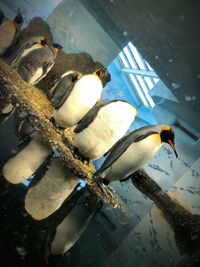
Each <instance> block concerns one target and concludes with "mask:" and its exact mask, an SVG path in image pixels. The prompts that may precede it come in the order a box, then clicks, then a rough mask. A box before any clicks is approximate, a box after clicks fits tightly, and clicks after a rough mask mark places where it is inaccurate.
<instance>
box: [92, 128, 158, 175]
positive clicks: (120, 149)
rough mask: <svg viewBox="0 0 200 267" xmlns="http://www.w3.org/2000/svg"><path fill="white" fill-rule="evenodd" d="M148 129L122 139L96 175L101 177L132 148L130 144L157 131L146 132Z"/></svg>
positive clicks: (137, 131) (142, 129)
mask: <svg viewBox="0 0 200 267" xmlns="http://www.w3.org/2000/svg"><path fill="white" fill-rule="evenodd" d="M147 127H151V126H146V127H143V128H140V129H138V130H136V131H134V132H131V133H129V134H128V135H125V136H124V137H122V138H121V139H120V140H119V141H118V142H117V143H116V144H115V145H114V146H113V147H112V148H111V150H110V153H109V155H108V157H107V158H106V160H105V161H104V163H103V164H102V166H101V167H100V169H99V170H97V172H96V174H97V175H100V174H101V173H102V172H103V171H105V170H106V169H107V168H108V167H109V166H110V165H112V164H113V162H115V161H116V160H117V159H118V158H119V157H120V156H121V155H122V154H123V153H124V152H125V151H126V150H127V149H128V147H129V146H130V144H132V143H135V142H139V141H141V140H142V139H144V138H146V137H147V136H149V135H152V134H155V133H157V132H155V131H149V132H146V129H147Z"/></svg>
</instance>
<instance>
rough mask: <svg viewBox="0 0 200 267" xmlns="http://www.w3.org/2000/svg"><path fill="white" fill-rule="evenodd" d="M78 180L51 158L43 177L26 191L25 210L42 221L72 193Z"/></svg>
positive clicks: (61, 164)
mask: <svg viewBox="0 0 200 267" xmlns="http://www.w3.org/2000/svg"><path fill="white" fill-rule="evenodd" d="M79 181H80V179H79V178H78V177H77V176H75V175H74V174H72V173H71V172H70V170H69V169H68V168H67V167H66V165H64V163H63V162H62V160H61V159H60V158H59V159H58V158H53V159H51V162H50V167H49V168H48V170H47V171H46V173H45V175H44V177H42V179H41V180H40V181H39V182H38V183H37V184H36V185H35V186H33V187H31V188H30V189H29V190H28V193H27V195H26V198H25V209H26V211H27V212H28V213H29V214H30V215H31V216H32V217H33V218H34V219H35V220H42V219H44V218H46V217H48V216H49V215H51V214H52V213H53V212H55V211H56V210H57V209H58V208H59V207H60V206H61V205H62V203H63V201H64V200H65V199H66V198H67V197H68V196H69V195H70V194H71V193H72V191H73V190H74V188H75V187H76V185H77V184H78V183H79Z"/></svg>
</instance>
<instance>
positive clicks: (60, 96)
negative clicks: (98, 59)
mask: <svg viewBox="0 0 200 267" xmlns="http://www.w3.org/2000/svg"><path fill="white" fill-rule="evenodd" d="M105 73H106V72H105V69H104V68H100V69H98V70H97V71H95V72H94V73H93V74H87V75H82V74H81V73H80V72H77V71H70V72H66V73H65V74H63V75H62V77H61V79H60V80H59V81H58V82H57V83H56V85H55V86H54V87H53V88H52V89H51V102H52V103H53V106H54V113H53V118H54V120H55V122H56V124H57V125H59V126H60V127H62V128H68V127H72V126H74V125H76V124H77V123H78V122H79V121H80V120H81V119H82V118H83V117H84V115H86V113H87V112H88V111H89V110H90V109H91V108H92V107H93V106H94V105H95V104H96V103H97V101H98V100H100V98H101V93H102V89H103V84H102V80H101V79H102V78H103V77H104V75H105Z"/></svg>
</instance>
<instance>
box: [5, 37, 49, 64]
mask: <svg viewBox="0 0 200 267" xmlns="http://www.w3.org/2000/svg"><path fill="white" fill-rule="evenodd" d="M42 47H48V43H47V40H46V38H45V37H44V36H31V37H28V38H26V39H25V40H18V41H17V42H16V43H15V45H14V46H12V47H10V48H9V49H8V50H7V51H6V53H5V54H4V57H3V59H4V58H6V60H7V62H10V64H11V67H13V68H16V67H17V66H18V65H19V63H20V61H21V60H22V59H23V58H24V57H25V56H27V55H28V54H29V53H30V52H31V51H33V50H35V49H40V48H42ZM6 56H7V57H6Z"/></svg>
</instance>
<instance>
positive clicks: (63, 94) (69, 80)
mask: <svg viewBox="0 0 200 267" xmlns="http://www.w3.org/2000/svg"><path fill="white" fill-rule="evenodd" d="M80 74H81V73H80V72H77V71H76V72H74V73H71V74H69V75H66V76H64V77H61V78H60V80H59V81H58V83H57V85H56V86H55V89H54V90H53V92H52V94H51V96H50V99H51V102H52V104H53V106H54V108H55V109H59V108H60V107H61V106H62V105H63V104H64V102H65V101H66V100H67V98H68V97H69V96H70V94H71V92H72V90H73V88H74V85H75V83H76V82H77V81H78V79H79V75H80Z"/></svg>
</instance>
